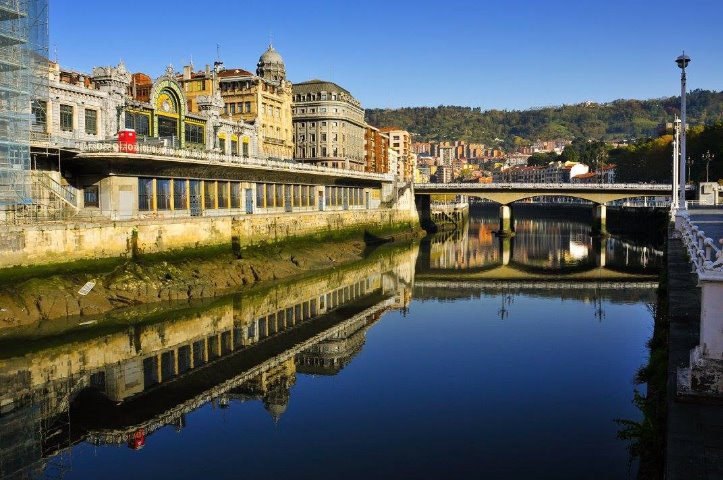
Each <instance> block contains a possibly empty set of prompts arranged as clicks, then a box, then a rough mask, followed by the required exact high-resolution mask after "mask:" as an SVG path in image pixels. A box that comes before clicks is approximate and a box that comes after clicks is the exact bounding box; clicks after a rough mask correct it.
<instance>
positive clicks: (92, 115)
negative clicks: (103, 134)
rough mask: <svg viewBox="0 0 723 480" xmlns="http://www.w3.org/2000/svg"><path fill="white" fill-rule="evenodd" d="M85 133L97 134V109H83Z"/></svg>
mask: <svg viewBox="0 0 723 480" xmlns="http://www.w3.org/2000/svg"><path fill="white" fill-rule="evenodd" d="M85 133H87V134H88V135H98V111H97V110H89V109H87V108H86V109H85Z"/></svg>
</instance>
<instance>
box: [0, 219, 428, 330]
mask: <svg viewBox="0 0 723 480" xmlns="http://www.w3.org/2000/svg"><path fill="white" fill-rule="evenodd" d="M419 236H420V232H418V231H413V232H405V233H404V234H403V235H400V234H397V235H396V236H394V237H389V238H386V239H385V240H389V241H392V240H393V241H403V240H410V239H412V238H417V237H419ZM370 248H371V247H369V246H368V244H367V243H366V242H365V241H364V239H362V238H352V239H347V240H336V241H327V242H309V241H290V242H286V243H284V244H274V245H265V246H259V247H255V248H250V249H246V250H244V251H242V252H238V253H236V254H234V253H232V252H230V251H227V250H226V251H218V250H199V251H198V252H196V253H195V254H191V255H185V256H184V257H183V258H172V257H168V256H167V257H161V258H141V259H139V260H136V261H133V260H128V261H124V262H122V263H120V264H117V265H115V266H112V267H111V268H108V269H107V270H105V271H102V270H101V271H99V270H97V269H92V270H91V269H89V270H87V271H82V270H80V271H75V272H73V273H69V274H57V273H56V274H53V273H51V274H46V275H34V276H32V277H30V278H27V277H26V278H23V277H22V276H20V277H18V276H17V275H15V276H13V277H8V278H4V279H0V330H1V329H8V328H14V327H20V326H23V325H30V324H33V323H37V322H39V321H43V320H53V319H60V318H65V317H71V316H95V315H99V314H104V313H106V312H110V311H112V310H116V309H121V308H124V307H130V306H137V305H144V304H153V303H158V302H164V301H178V300H195V299H202V298H212V297H216V296H219V295H223V294H227V293H229V292H233V291H239V290H243V289H245V288H250V287H253V286H256V285H261V284H266V283H272V282H273V281H275V280H281V279H290V278H294V277H297V276H303V275H305V274H308V273H311V272H315V271H319V270H326V269H330V268H334V267H337V266H341V265H344V264H347V263H349V262H354V261H357V260H360V259H362V258H364V256H365V255H366V254H367V253H368V252H369V249H370ZM86 282H95V285H94V286H93V288H92V289H91V290H90V292H88V293H87V295H81V294H80V293H79V290H80V289H81V288H82V287H83V285H85V284H86Z"/></svg>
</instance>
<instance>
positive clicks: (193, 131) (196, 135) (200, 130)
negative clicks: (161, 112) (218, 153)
mask: <svg viewBox="0 0 723 480" xmlns="http://www.w3.org/2000/svg"><path fill="white" fill-rule="evenodd" d="M204 130H205V129H204V127H203V125H196V124H193V123H187V124H186V143H194V144H196V145H203V144H204V143H206V142H205V139H204V137H205V131H204Z"/></svg>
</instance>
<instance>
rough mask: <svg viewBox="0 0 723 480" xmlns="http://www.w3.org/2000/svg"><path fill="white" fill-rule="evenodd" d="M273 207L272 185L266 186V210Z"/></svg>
mask: <svg viewBox="0 0 723 480" xmlns="http://www.w3.org/2000/svg"><path fill="white" fill-rule="evenodd" d="M273 206H274V185H273V184H267V185H266V208H270V207H273Z"/></svg>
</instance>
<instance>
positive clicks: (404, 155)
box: [381, 127, 416, 181]
mask: <svg viewBox="0 0 723 480" xmlns="http://www.w3.org/2000/svg"><path fill="white" fill-rule="evenodd" d="M381 131H382V132H383V133H386V134H387V135H389V148H391V149H392V150H394V151H395V152H397V154H398V155H399V163H398V165H397V171H396V174H397V178H398V179H400V180H403V181H410V180H412V178H413V176H414V167H415V163H416V155H415V154H414V152H413V151H412V136H411V135H410V134H409V132H407V131H406V130H400V129H397V128H392V127H386V128H382V129H381Z"/></svg>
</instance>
